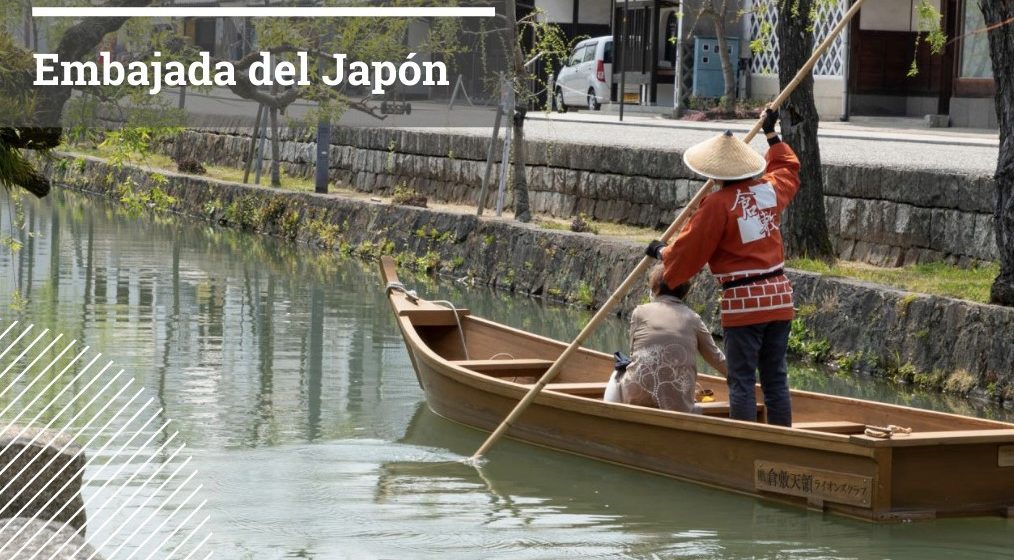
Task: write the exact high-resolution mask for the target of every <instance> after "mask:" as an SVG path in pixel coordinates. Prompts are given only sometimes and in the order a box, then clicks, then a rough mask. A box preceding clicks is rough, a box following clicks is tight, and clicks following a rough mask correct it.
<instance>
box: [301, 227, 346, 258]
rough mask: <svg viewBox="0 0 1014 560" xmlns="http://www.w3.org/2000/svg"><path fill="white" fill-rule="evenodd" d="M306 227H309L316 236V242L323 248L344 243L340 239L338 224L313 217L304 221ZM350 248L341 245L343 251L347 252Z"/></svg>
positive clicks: (331, 247) (340, 233)
mask: <svg viewBox="0 0 1014 560" xmlns="http://www.w3.org/2000/svg"><path fill="white" fill-rule="evenodd" d="M306 227H307V228H309V230H310V232H312V233H313V234H314V235H315V236H316V237H317V243H318V244H319V245H320V246H321V247H324V248H327V249H333V248H335V247H341V244H342V243H344V240H343V239H342V230H341V227H340V226H339V225H338V224H334V223H331V222H326V221H324V220H319V219H313V220H309V221H308V222H307V223H306ZM349 251H350V248H349V247H348V246H347V245H346V246H345V247H342V252H343V253H349Z"/></svg>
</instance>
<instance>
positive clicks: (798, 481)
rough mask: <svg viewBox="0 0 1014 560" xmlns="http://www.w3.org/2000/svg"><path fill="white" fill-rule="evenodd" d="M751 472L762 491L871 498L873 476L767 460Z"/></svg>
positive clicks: (858, 502)
mask: <svg viewBox="0 0 1014 560" xmlns="http://www.w3.org/2000/svg"><path fill="white" fill-rule="evenodd" d="M1011 447H1012V448H1014V446H1011ZM1011 458H1012V460H1014V455H1012V456H1011ZM754 471H755V472H756V474H755V476H754V488H756V489H757V490H763V491H765V492H775V493H777V494H788V495H790V496H801V497H803V498H806V499H807V500H808V501H809V502H812V503H820V502H822V501H826V502H836V503H839V504H849V505H853V506H862V507H870V504H871V503H872V500H873V477H869V476H862V475H857V474H852V473H843V472H835V471H826V470H822V469H814V468H810V467H803V466H799V465H788V464H785V463H773V462H770V461H754Z"/></svg>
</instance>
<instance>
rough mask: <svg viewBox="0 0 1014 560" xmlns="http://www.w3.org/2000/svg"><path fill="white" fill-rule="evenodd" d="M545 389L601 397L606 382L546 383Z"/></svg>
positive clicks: (581, 395) (595, 397)
mask: <svg viewBox="0 0 1014 560" xmlns="http://www.w3.org/2000/svg"><path fill="white" fill-rule="evenodd" d="M546 390H547V391H556V392H557V393H566V394H568V395H576V396H579V397H590V398H594V399H601V398H602V395H604V394H605V393H606V383H605V382H604V381H603V382H601V383H550V384H548V385H546Z"/></svg>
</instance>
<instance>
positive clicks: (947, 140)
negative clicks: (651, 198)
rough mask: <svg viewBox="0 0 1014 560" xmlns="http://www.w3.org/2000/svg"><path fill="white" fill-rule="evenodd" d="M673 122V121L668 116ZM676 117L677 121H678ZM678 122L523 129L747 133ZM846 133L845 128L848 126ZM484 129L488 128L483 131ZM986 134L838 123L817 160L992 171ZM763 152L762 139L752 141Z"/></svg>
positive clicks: (652, 142)
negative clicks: (869, 127) (880, 128)
mask: <svg viewBox="0 0 1014 560" xmlns="http://www.w3.org/2000/svg"><path fill="white" fill-rule="evenodd" d="M670 122H672V121H670ZM676 122H678V121H676ZM687 124H689V125H692V126H686V125H683V126H679V125H669V124H656V123H638V124H633V123H631V124H626V125H623V124H618V123H603V122H593V121H592V122H590V121H574V120H563V119H559V118H554V116H552V115H551V116H549V117H548V118H543V117H541V115H540V116H539V117H535V118H533V119H531V121H530V122H529V123H528V124H526V126H525V128H526V131H527V134H528V137H530V138H533V139H540V140H551V141H555V142H575V143H587V144H608V145H615V146H623V147H641V148H654V149H662V150H673V151H682V150H684V149H686V148H687V147H689V146H692V145H693V144H696V143H697V142H700V141H702V140H706V139H708V138H710V137H712V136H714V135H715V134H718V133H720V132H721V131H722V130H724V129H726V128H731V129H733V131H734V132H739V133H741V134H745V132H746V130H748V129H749V126H746V125H744V124H742V123H707V126H705V127H702V126H694V125H700V124H701V123H687ZM454 130H456V131H457V132H460V133H464V134H479V133H483V132H485V130H482V131H480V130H477V129H475V128H459V129H454ZM845 132H849V131H848V129H846V131H845ZM485 133H486V134H488V132H485ZM994 142H995V140H991V139H990V138H989V137H988V136H986V135H977V137H973V138H964V137H960V136H957V135H956V136H943V135H925V136H920V135H919V133H918V132H916V133H913V132H911V131H908V132H899V131H896V130H891V131H890V132H875V131H861V130H858V129H854V130H852V131H851V132H849V134H847V135H845V134H842V130H841V129H840V128H838V127H828V130H827V132H826V133H822V134H821V138H820V151H821V160H822V161H824V162H825V163H835V164H841V165H849V164H852V165H864V166H869V165H882V166H885V167H892V168H900V169H922V170H941V171H951V172H958V173H969V174H973V175H992V174H993V172H994V171H995V170H996V160H997V152H998V147H997V145H996V144H995V143H994ZM753 145H754V146H756V147H757V149H758V150H761V151H763V150H764V149H765V148H766V146H767V145H766V143H765V142H764V140H763V138H762V137H760V138H757V139H755V140H754V143H753Z"/></svg>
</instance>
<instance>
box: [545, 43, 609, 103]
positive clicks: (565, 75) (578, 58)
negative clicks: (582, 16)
mask: <svg viewBox="0 0 1014 560" xmlns="http://www.w3.org/2000/svg"><path fill="white" fill-rule="evenodd" d="M612 85H613V37H612V36H611V35H606V36H604V37H595V38H594V39H585V40H584V41H581V42H580V43H578V44H577V45H576V46H575V47H574V50H573V51H572V52H571V53H570V58H569V59H567V65H566V66H564V67H563V68H562V69H561V70H560V74H559V75H558V76H557V77H556V89H555V91H554V95H553V105H554V106H555V107H556V110H557V111H561V112H562V111H566V110H567V106H568V105H572V106H576V105H583V106H585V107H588V108H589V109H591V110H593V111H597V110H599V108H601V107H602V103H604V102H606V101H609V98H610V92H611V91H612Z"/></svg>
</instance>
